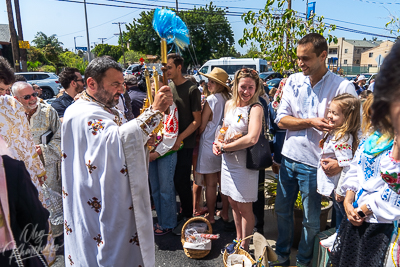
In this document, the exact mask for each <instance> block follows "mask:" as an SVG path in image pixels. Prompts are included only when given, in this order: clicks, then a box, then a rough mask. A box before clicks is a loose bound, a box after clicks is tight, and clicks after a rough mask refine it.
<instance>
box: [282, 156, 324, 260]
mask: <svg viewBox="0 0 400 267" xmlns="http://www.w3.org/2000/svg"><path fill="white" fill-rule="evenodd" d="M299 190H300V194H301V197H302V202H303V207H304V209H303V230H302V233H301V240H300V243H299V249H298V253H297V261H299V262H300V263H303V264H308V263H309V262H310V261H311V259H312V253H313V247H314V238H315V236H316V235H317V234H318V233H319V230H320V218H319V217H320V214H321V195H320V194H318V193H317V168H314V167H310V166H308V165H305V164H302V163H299V162H297V161H294V160H291V159H289V158H287V157H285V156H282V164H281V168H280V171H279V181H278V186H277V195H276V202H275V212H276V214H277V217H278V233H279V235H278V240H277V242H276V252H277V254H279V255H280V256H283V257H287V256H289V255H290V248H291V247H292V245H293V228H294V225H293V208H294V203H295V201H296V198H297V194H298V192H299Z"/></svg>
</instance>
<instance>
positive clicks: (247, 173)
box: [213, 68, 264, 250]
mask: <svg viewBox="0 0 400 267" xmlns="http://www.w3.org/2000/svg"><path fill="white" fill-rule="evenodd" d="M232 93H233V95H232V99H231V100H229V101H227V103H226V105H225V117H224V126H229V128H231V129H235V130H236V131H237V132H241V133H242V134H243V137H241V138H239V139H237V140H235V141H232V142H229V143H228V142H227V143H221V142H220V141H215V142H214V145H213V152H214V154H216V155H221V154H223V156H222V170H221V189H222V190H221V191H222V194H224V195H227V196H228V199H229V203H230V204H231V206H232V211H233V218H234V220H235V226H236V239H237V240H239V239H243V238H245V237H247V236H249V235H251V234H252V230H253V227H254V214H253V202H255V201H256V200H257V193H258V174H259V171H255V170H250V169H247V168H246V148H248V147H250V146H253V145H254V144H256V143H257V141H258V138H259V136H260V133H261V128H262V119H263V116H264V111H263V107H262V105H261V103H260V104H257V105H254V106H253V107H252V108H251V110H250V117H251V119H250V120H249V117H248V114H249V109H250V105H251V104H253V103H256V102H258V97H259V96H260V95H261V94H262V93H264V89H263V87H262V84H261V83H260V78H259V76H258V73H257V71H255V70H253V69H247V68H243V69H241V70H239V71H237V72H236V74H235V77H234V84H233V87H232ZM225 152H226V153H225ZM242 245H243V248H244V249H245V250H248V247H249V239H247V240H244V241H243V243H242Z"/></svg>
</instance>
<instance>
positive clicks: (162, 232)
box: [154, 226, 172, 235]
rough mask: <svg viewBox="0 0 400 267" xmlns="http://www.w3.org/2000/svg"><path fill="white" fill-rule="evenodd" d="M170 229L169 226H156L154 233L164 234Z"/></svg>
mask: <svg viewBox="0 0 400 267" xmlns="http://www.w3.org/2000/svg"><path fill="white" fill-rule="evenodd" d="M171 231H172V229H171V228H165V229H164V228H162V227H161V226H158V227H157V228H156V229H155V230H154V235H165V234H168V233H169V232H171Z"/></svg>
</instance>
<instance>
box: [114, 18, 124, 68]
mask: <svg viewBox="0 0 400 267" xmlns="http://www.w3.org/2000/svg"><path fill="white" fill-rule="evenodd" d="M113 24H118V26H119V38H120V42H121V46H122V55H123V56H124V68H126V62H125V49H124V43H123V42H122V31H121V24H126V22H113Z"/></svg>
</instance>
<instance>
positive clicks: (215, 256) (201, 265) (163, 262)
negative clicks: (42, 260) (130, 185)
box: [52, 171, 297, 267]
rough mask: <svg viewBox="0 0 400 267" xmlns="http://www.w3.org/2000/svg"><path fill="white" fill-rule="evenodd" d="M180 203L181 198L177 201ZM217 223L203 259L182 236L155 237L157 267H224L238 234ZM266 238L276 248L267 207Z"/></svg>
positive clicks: (56, 266)
mask: <svg viewBox="0 0 400 267" xmlns="http://www.w3.org/2000/svg"><path fill="white" fill-rule="evenodd" d="M268 174H271V172H268V171H267V173H266V175H268ZM177 200H178V201H179V198H178V199H177ZM152 213H153V219H154V222H157V214H156V212H155V211H152ZM215 219H216V222H215V224H213V225H212V227H213V233H214V234H220V238H219V239H218V240H214V241H212V248H211V251H210V253H209V254H208V255H207V256H206V257H204V258H202V259H191V258H188V257H187V256H186V255H185V253H184V251H183V247H182V243H181V238H180V236H176V235H174V234H173V233H168V234H166V235H163V236H155V258H156V267H164V266H168V267H172V266H174V267H190V266H198V267H217V266H221V267H223V266H224V264H223V259H222V254H221V249H223V248H224V247H225V245H226V244H228V243H232V241H233V239H234V238H235V237H236V232H226V231H224V223H223V221H222V219H221V218H219V217H217V216H216V217H215ZM264 222H265V224H264V236H265V237H266V239H267V240H268V242H269V243H270V245H271V246H272V247H273V248H274V247H275V242H276V239H277V237H278V227H277V222H276V216H275V213H274V211H273V209H271V208H270V207H268V206H265V212H264ZM251 250H252V245H250V252H251ZM296 253H297V250H296V249H293V248H292V253H291V261H290V262H291V265H296ZM63 263H64V257H63V256H58V257H57V260H56V262H55V264H53V265H52V266H54V267H63V266H64V264H63Z"/></svg>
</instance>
